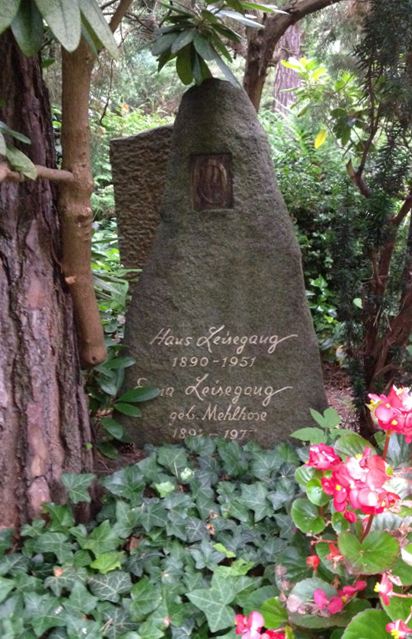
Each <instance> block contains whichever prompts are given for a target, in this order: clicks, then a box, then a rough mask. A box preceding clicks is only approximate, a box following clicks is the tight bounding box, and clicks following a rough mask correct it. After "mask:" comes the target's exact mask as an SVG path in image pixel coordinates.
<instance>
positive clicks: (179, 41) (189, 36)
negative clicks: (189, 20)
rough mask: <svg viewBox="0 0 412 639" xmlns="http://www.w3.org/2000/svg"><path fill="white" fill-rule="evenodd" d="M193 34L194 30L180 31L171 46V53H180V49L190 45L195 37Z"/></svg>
mask: <svg viewBox="0 0 412 639" xmlns="http://www.w3.org/2000/svg"><path fill="white" fill-rule="evenodd" d="M195 33H196V29H188V30H187V31H186V30H185V31H182V32H181V33H180V34H179V35H178V36H177V38H176V40H175V41H174V42H173V44H172V46H171V49H170V51H171V53H173V54H175V53H177V52H178V51H180V49H183V48H184V47H185V46H186V45H188V44H190V43H191V42H192V40H193V38H194V37H195Z"/></svg>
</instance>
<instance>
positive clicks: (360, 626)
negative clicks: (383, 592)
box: [342, 610, 390, 639]
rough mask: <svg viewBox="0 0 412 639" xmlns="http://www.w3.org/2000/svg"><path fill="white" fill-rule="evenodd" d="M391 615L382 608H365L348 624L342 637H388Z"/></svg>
mask: <svg viewBox="0 0 412 639" xmlns="http://www.w3.org/2000/svg"><path fill="white" fill-rule="evenodd" d="M389 622H390V619H389V617H388V616H387V615H386V614H385V613H384V612H382V610H364V611H363V612H360V613H359V614H357V615H356V616H355V617H354V618H353V619H352V621H350V623H349V624H348V626H347V628H346V630H345V632H344V633H343V635H342V639H388V633H387V632H386V624H387V623H389Z"/></svg>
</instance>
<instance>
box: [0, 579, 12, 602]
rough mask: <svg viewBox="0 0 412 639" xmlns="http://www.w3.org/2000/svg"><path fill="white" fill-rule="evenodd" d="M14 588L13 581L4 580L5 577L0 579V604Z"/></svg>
mask: <svg viewBox="0 0 412 639" xmlns="http://www.w3.org/2000/svg"><path fill="white" fill-rule="evenodd" d="M14 586H15V582H14V579H6V578H5V577H0V603H1V602H2V601H4V600H5V598H6V597H7V595H8V594H9V592H11V591H12V590H13V588H14Z"/></svg>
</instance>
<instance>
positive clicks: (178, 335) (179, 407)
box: [125, 80, 326, 446]
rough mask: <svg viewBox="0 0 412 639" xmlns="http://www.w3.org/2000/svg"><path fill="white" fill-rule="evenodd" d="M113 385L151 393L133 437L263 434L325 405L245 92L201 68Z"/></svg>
mask: <svg viewBox="0 0 412 639" xmlns="http://www.w3.org/2000/svg"><path fill="white" fill-rule="evenodd" d="M125 339H126V344H127V346H128V349H129V351H130V354H131V355H132V356H133V357H134V358H135V360H136V362H137V363H136V364H135V365H134V366H132V367H131V368H129V369H127V378H126V382H127V383H126V386H127V387H132V386H135V385H139V386H141V385H150V386H157V387H158V388H159V389H160V391H161V392H160V397H159V398H157V399H155V400H153V401H151V402H149V403H147V404H145V405H144V406H143V415H142V417H140V418H138V419H127V420H126V423H127V424H128V426H129V433H130V435H131V436H132V438H133V440H134V441H135V442H136V443H137V444H138V445H142V444H145V443H155V444H157V443H163V442H177V441H179V440H183V439H185V438H186V437H187V436H202V435H210V436H221V437H224V438H227V439H235V440H237V441H246V440H248V439H253V440H256V441H257V442H259V443H260V444H262V445H265V446H270V445H272V444H274V443H275V442H277V441H279V440H281V439H284V438H286V437H287V436H288V434H289V433H290V432H291V431H293V430H295V429H296V428H299V427H302V426H304V425H307V424H310V423H311V418H310V415H309V409H310V408H315V409H318V410H322V409H323V408H325V406H326V399H325V394H324V388H323V382H322V374H321V368H320V359H319V353H318V347H317V340H316V336H315V334H314V331H313V326H312V320H311V316H310V313H309V309H308V306H307V303H306V298H305V289H304V283H303V275H302V267H301V255H300V251H299V247H298V245H297V242H296V240H295V237H294V233H293V228H292V224H291V221H290V218H289V215H288V213H287V211H286V209H285V205H284V203H283V200H282V197H281V195H280V193H279V191H278V189H277V186H276V183H275V178H274V174H273V166H272V161H271V158H270V154H269V148H268V143H267V140H266V136H265V134H264V132H263V130H262V128H261V127H260V125H259V123H258V121H257V118H256V113H255V111H254V108H253V106H252V104H251V103H250V101H249V99H248V97H247V95H246V94H245V93H244V92H243V90H241V89H237V88H234V87H233V86H231V85H230V84H229V83H227V82H223V81H220V80H208V81H206V82H204V83H203V84H202V85H201V86H200V87H196V88H192V89H190V90H189V91H188V92H187V93H186V94H185V96H184V97H183V100H182V104H181V107H180V109H179V113H178V115H177V119H176V123H175V126H174V131H173V137H172V143H171V152H170V158H169V164H168V170H167V176H166V187H165V195H164V199H163V204H162V208H161V221H160V225H159V227H158V229H157V232H156V236H155V239H154V243H153V246H152V250H151V253H150V255H149V258H148V261H147V263H146V266H145V268H144V270H143V273H142V275H141V276H140V278H139V281H138V282H137V284H136V286H135V288H134V290H133V294H132V301H131V302H130V305H129V309H128V313H127V317H126V338H125Z"/></svg>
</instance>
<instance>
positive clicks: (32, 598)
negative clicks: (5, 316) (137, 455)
mask: <svg viewBox="0 0 412 639" xmlns="http://www.w3.org/2000/svg"><path fill="white" fill-rule="evenodd" d="M147 453H148V454H147V457H146V458H145V459H143V460H142V461H140V462H139V463H137V464H134V465H132V466H127V467H125V468H124V469H122V470H120V471H118V472H115V473H114V474H113V475H110V476H107V477H105V478H103V479H99V480H97V482H96V480H95V478H94V476H93V475H74V474H73V475H72V474H66V475H64V476H63V483H64V485H65V487H66V491H67V498H68V502H67V504H65V505H57V504H48V505H47V506H46V507H45V516H44V518H43V519H39V520H36V521H33V522H32V523H31V524H30V525H26V526H24V527H23V528H22V530H21V531H20V535H19V537H18V539H16V536H15V535H13V532H12V531H7V530H3V531H1V532H0V556H1V559H0V637H1V638H2V639H34V638H38V637H41V638H44V637H47V638H50V639H79V638H84V639H102V638H103V637H108V638H109V639H140V638H141V639H161V637H171V638H172V639H186V638H188V637H193V638H198V639H203V638H206V637H214V636H221V637H227V638H228V637H235V635H234V629H233V623H234V622H233V618H234V615H235V613H236V612H237V611H239V610H240V609H242V610H244V611H246V612H248V611H251V610H253V609H255V608H256V607H258V606H259V605H260V604H261V603H262V602H263V601H265V600H267V599H268V598H269V597H273V596H275V595H276V594H277V593H278V592H279V591H278V588H277V585H276V583H277V579H280V578H281V579H282V580H284V579H285V578H288V577H289V578H290V579H294V580H295V579H296V578H304V577H305V576H309V574H310V573H309V572H308V573H306V569H305V568H302V567H301V566H304V565H305V561H304V557H305V555H306V554H307V546H306V543H307V542H306V541H305V539H304V537H303V535H301V534H300V533H297V532H296V529H295V528H294V527H293V524H292V521H291V519H290V517H289V514H288V510H289V507H290V504H291V501H292V500H293V498H294V497H295V496H296V494H297V492H298V490H299V489H298V488H297V485H296V483H295V480H294V473H295V470H296V467H297V466H298V465H299V464H300V463H301V462H300V460H299V457H298V454H297V452H296V451H295V449H294V448H292V447H291V446H289V445H288V444H286V443H282V444H280V445H279V446H278V447H277V448H275V449H274V450H272V451H267V450H262V449H261V448H260V447H259V446H257V445H256V444H254V443H248V444H246V445H245V446H243V447H240V446H239V445H238V444H236V443H235V442H227V441H220V440H211V439H205V438H198V439H196V438H194V439H192V440H190V441H188V442H187V444H186V445H185V446H162V447H157V448H150V449H148V451H147ZM96 483H97V487H100V489H102V488H103V489H104V492H103V495H102V498H101V499H102V506H101V508H100V510H99V512H98V514H97V516H96V517H95V519H94V520H93V521H92V522H90V523H88V524H83V523H79V522H78V521H76V512H77V511H78V509H79V506H78V504H81V502H90V499H91V498H90V494H89V489H90V487H91V486H92V485H93V484H96ZM292 544H293V548H292ZM280 562H281V564H282V567H281V568H282V569H281V574H279V564H280ZM276 565H278V569H276ZM296 571H298V573H299V574H296Z"/></svg>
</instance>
